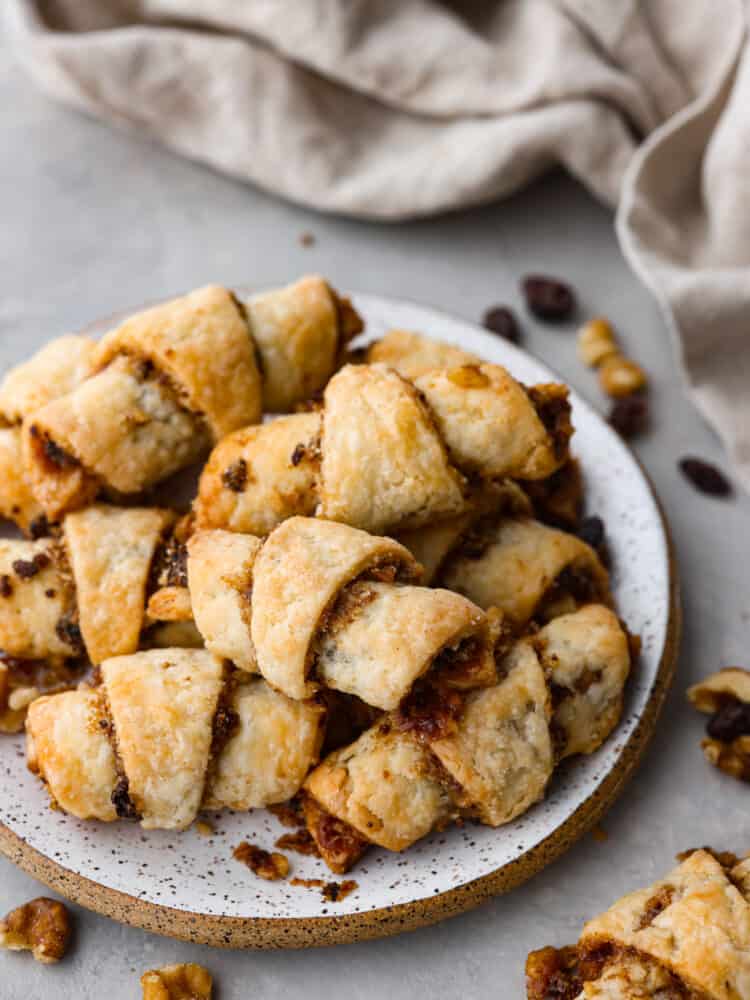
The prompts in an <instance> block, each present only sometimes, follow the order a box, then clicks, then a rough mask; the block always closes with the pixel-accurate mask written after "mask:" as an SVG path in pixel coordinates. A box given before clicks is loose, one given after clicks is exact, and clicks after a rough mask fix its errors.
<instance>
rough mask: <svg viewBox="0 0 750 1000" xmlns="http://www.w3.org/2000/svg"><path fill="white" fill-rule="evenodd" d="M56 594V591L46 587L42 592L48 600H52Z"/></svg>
mask: <svg viewBox="0 0 750 1000" xmlns="http://www.w3.org/2000/svg"><path fill="white" fill-rule="evenodd" d="M56 594H57V591H56V590H55V588H54V587H47V589H46V590H45V591H44V596H45V597H49V599H50V600H52V598H53V597H55V596H56Z"/></svg>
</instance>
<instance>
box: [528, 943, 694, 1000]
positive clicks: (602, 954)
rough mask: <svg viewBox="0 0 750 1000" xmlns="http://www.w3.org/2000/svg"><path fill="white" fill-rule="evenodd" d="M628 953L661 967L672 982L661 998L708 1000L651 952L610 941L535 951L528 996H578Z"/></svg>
mask: <svg viewBox="0 0 750 1000" xmlns="http://www.w3.org/2000/svg"><path fill="white" fill-rule="evenodd" d="M628 957H630V958H632V959H635V960H637V961H640V962H642V963H643V964H644V965H646V966H652V967H653V966H657V967H659V968H660V969H661V971H662V972H663V974H664V976H665V977H666V978H667V980H668V983H669V985H668V986H666V987H663V988H662V989H661V990H660V993H659V997H660V998H661V1000H707V998H706V997H705V996H704V995H703V994H701V993H696V992H695V991H694V990H692V989H690V987H689V986H686V985H685V983H684V982H682V980H680V979H679V978H678V977H677V976H675V975H674V974H673V973H671V972H669V971H668V970H667V969H666V968H664V967H663V966H659V963H656V962H655V961H654V959H652V958H650V957H649V956H647V955H641V954H640V953H639V952H638V951H637V950H636V949H633V948H620V947H618V946H617V945H615V944H612V943H610V942H607V941H604V942H600V943H597V944H595V945H590V946H587V947H585V948H582V947H580V946H575V945H574V946H569V947H565V948H551V947H548V948H540V949H539V950H538V951H532V952H531V954H530V955H529V956H528V958H527V960H526V996H527V998H528V1000H575V998H576V997H578V996H579V995H580V994H581V992H582V991H583V988H584V985H585V984H586V983H590V982H596V981H597V980H598V979H600V978H601V977H602V975H603V973H604V972H605V970H606V968H607V967H608V966H609V965H611V964H613V963H614V962H617V961H621V960H622V959H626V958H628Z"/></svg>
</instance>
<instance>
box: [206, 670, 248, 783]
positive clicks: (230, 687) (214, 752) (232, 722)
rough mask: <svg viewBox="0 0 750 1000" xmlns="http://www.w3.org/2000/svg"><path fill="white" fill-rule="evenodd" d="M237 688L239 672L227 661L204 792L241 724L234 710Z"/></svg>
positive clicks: (214, 719)
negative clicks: (233, 702)
mask: <svg viewBox="0 0 750 1000" xmlns="http://www.w3.org/2000/svg"><path fill="white" fill-rule="evenodd" d="M236 687H237V671H236V670H235V668H234V667H233V666H232V665H231V664H230V663H229V661H226V662H225V663H224V683H223V684H222V687H221V691H220V692H219V697H218V700H217V702H216V710H215V712H214V717H213V721H212V723H211V748H210V750H209V754H208V768H207V770H206V777H205V780H204V784H203V788H204V790H205V789H207V788H210V787H211V780H212V778H213V776H214V774H215V772H216V768H217V766H218V763H219V757H221V754H222V751H223V750H224V747H225V746H226V745H227V743H228V742H229V740H230V739H231V737H232V735H233V734H234V732H235V731H236V730H237V727H238V726H239V723H240V717H239V715H238V714H237V712H235V710H234V708H232V701H233V698H234V692H235V689H236Z"/></svg>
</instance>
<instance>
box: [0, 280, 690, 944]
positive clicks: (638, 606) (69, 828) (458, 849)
mask: <svg viewBox="0 0 750 1000" xmlns="http://www.w3.org/2000/svg"><path fill="white" fill-rule="evenodd" d="M355 303H356V306H357V308H358V309H359V310H360V311H361V312H362V314H363V315H364V316H365V318H366V320H367V329H368V335H369V336H379V335H381V334H382V333H384V332H385V331H386V330H387V329H389V328H391V327H401V328H406V329H413V330H420V331H423V332H425V333H428V334H429V335H430V336H432V337H435V338H436V339H439V340H444V341H447V342H450V343H456V344H460V345H461V346H462V347H464V348H467V349H469V350H471V351H474V352H476V353H477V354H479V355H481V356H482V357H484V358H487V359H488V360H490V361H495V362H499V363H501V364H504V365H506V366H507V367H508V368H509V369H510V371H511V372H512V373H513V374H514V375H516V376H517V377H518V378H520V379H521V380H523V381H524V382H527V383H534V382H546V381H551V380H554V379H555V375H554V373H552V372H551V371H549V370H548V369H547V368H545V367H544V366H543V365H542V364H540V363H539V362H538V361H536V360H535V359H533V358H531V357H529V356H528V355H526V354H524V353H523V352H522V351H520V350H518V349H517V348H515V347H513V346H512V345H511V344H509V343H507V342H505V341H503V340H501V339H500V338H499V337H495V336H493V335H492V334H489V333H487V332H486V331H483V330H481V329H478V328H477V327H474V326H472V325H470V324H467V323H464V322H461V321H459V320H456V319H453V318H452V317H449V316H445V315H442V314H439V313H436V312H434V311H433V310H430V309H427V308H423V307H421V306H417V305H413V304H411V303H407V302H400V301H390V300H386V299H382V298H376V297H374V296H366V295H360V296H355ZM111 319H112V318H110V319H109V320H107V321H106V322H105V323H101V324H97V328H98V330H99V331H101V329H102V328H103V327H104V328H106V327H107V326H108V325H109V323H110V322H111ZM573 417H574V422H575V426H576V435H575V438H574V451H575V454H576V455H577V456H578V457H579V458H580V459H581V461H582V464H583V469H584V472H585V476H586V484H587V503H588V509H589V510H590V511H592V512H594V511H595V512H597V513H598V514H600V515H601V516H602V517H603V518H604V520H605V521H606V524H607V528H608V537H609V541H610V545H611V548H612V553H613V565H614V576H613V586H614V591H615V595H616V600H617V606H618V609H619V612H620V614H621V615H622V616H623V617H624V618H625V620H626V621H627V622H628V624H629V626H630V627H631V628H632V629H633V630H634V631H635V632H638V633H639V634H640V635H641V637H642V640H643V652H642V656H641V659H640V662H639V666H638V669H637V671H636V674H635V676H634V677H633V679H632V681H631V683H630V685H629V688H628V692H627V703H626V711H625V713H624V717H623V719H622V722H621V723H620V725H619V727H618V728H617V730H616V731H615V733H614V734H613V735H612V736H611V737H610V739H609V741H608V742H607V743H606V745H605V746H604V747H602V749H600V750H599V751H598V752H597V753H595V754H593V755H592V756H591V757H586V758H581V759H578V760H575V761H572V762H570V763H569V765H568V766H566V767H564V768H562V769H560V770H559V771H558V773H557V774H556V775H555V777H554V779H553V781H552V784H551V786H550V789H549V794H548V795H547V798H546V799H545V800H544V802H542V803H540V804H539V805H537V806H535V807H534V808H533V809H531V810H530V811H529V812H528V813H526V814H525V815H524V816H522V817H521V818H520V819H518V820H516V821H515V822H513V823H511V824H509V825H508V826H506V827H503V828H501V829H499V830H493V829H490V828H489V827H482V826H478V825H473V824H467V825H465V826H464V827H463V828H460V829H459V828H458V827H455V828H451V829H449V830H447V831H445V832H443V833H440V834H435V835H434V836H431V837H428V838H427V839H425V840H423V841H421V842H420V843H419V844H417V845H416V846H414V847H412V848H410V849H409V850H408V851H406V852H405V853H404V854H402V855H398V854H389V853H387V852H386V851H383V850H375V851H371V852H370V853H369V854H368V855H367V856H366V857H365V859H364V862H363V863H360V864H359V866H357V869H356V871H355V872H354V873H353V877H354V878H355V879H356V881H357V883H358V888H357V890H356V891H355V892H353V893H352V894H351V895H349V896H348V897H346V898H345V899H344V900H342V901H341V902H339V903H336V904H333V903H329V902H326V901H325V900H324V899H323V897H322V895H321V893H320V891H319V890H317V889H312V888H304V887H299V886H298V887H293V886H291V885H289V883H287V882H276V883H267V882H262V881H260V880H259V879H257V878H255V877H254V876H253V875H252V874H251V873H250V872H249V871H248V869H247V868H246V867H244V866H243V865H241V864H238V863H237V862H235V861H233V860H232V847H233V846H234V845H236V844H237V843H238V842H239V841H240V840H243V839H247V840H250V841H251V842H253V843H257V844H260V845H263V846H266V847H271V845H272V844H273V842H274V840H275V839H276V838H277V837H278V836H279V834H280V833H281V832H282V827H281V826H280V825H279V823H278V821H277V820H276V819H275V818H274V817H273V816H272V815H271V814H269V813H268V812H266V811H265V810H259V811H257V812H255V813H252V814H237V815H234V814H227V813H223V814H221V815H219V816H217V817H215V818H212V822H213V824H214V826H215V832H214V834H213V835H212V836H210V837H203V836H201V835H200V834H199V833H198V832H197V830H196V829H195V828H193V829H191V830H188V831H187V832H186V833H183V834H179V835H175V834H172V833H162V832H157V833H148V834H146V833H144V832H143V831H142V830H141V829H140V828H139V827H137V826H133V825H129V824H125V823H116V824H110V825H106V824H101V823H84V822H80V821H78V820H75V819H72V818H70V817H68V816H65V815H63V814H62V813H60V812H53V811H51V810H50V809H49V807H48V804H47V797H46V794H45V792H44V790H43V789H42V787H41V785H40V784H39V783H38V782H37V781H36V780H35V779H34V778H33V777H32V776H31V775H30V774H29V773H28V772H27V770H26V767H25V763H24V757H23V751H22V740H21V738H20V737H19V738H7V739H4V740H3V742H2V749H1V750H0V752H1V753H2V761H3V766H2V769H1V773H0V848H1V849H2V850H3V852H4V853H5V854H7V855H8V857H10V858H11V860H12V861H14V862H16V863H17V864H18V865H19V866H20V867H21V868H23V869H25V870H26V871H28V872H30V873H31V874H32V875H34V876H36V877H37V878H39V879H40V880H41V881H42V882H45V883H47V884H48V885H50V886H52V887H53V888H55V889H57V890H58V891H59V892H61V893H62V894H63V895H65V896H68V897H70V898H71V899H74V900H76V901H78V902H80V903H82V904H83V905H84V906H88V907H90V908H92V909H94V910H98V911H99V912H101V913H104V914H107V915H108V916H111V917H114V918H116V919H118V920H122V921H125V922H127V923H130V924H135V925H137V926H141V927H145V928H147V929H149V930H152V931H157V932H159V933H162V934H168V935H172V936H175V937H180V938H185V939H188V940H192V941H198V942H205V943H210V944H215V945H223V946H227V947H300V946H305V945H322V944H332V943H336V942H344V941H351V940H358V939H363V938H368V937H376V936H381V935H386V934H393V933H397V932H399V931H402V930H408V929H411V928H414V927H417V926H420V925H423V924H427V923H430V922H434V921H437V920H440V919H442V918H444V917H447V916H450V915H452V914H455V913H459V912H461V911H463V910H466V909H468V908H470V907H472V906H475V905H477V904H478V903H480V902H481V901H482V900H484V899H486V898H488V897H489V896H491V895H494V894H496V893H499V892H504V891H507V890H508V889H510V888H512V887H513V886H516V885H518V884H520V883H521V882H523V881H524V880H526V879H527V878H529V877H530V876H531V875H533V874H534V873H535V872H537V871H539V870H540V869H541V868H542V867H544V865H546V864H548V863H549V862H550V861H552V860H553V859H554V858H555V857H557V856H558V855H560V854H561V853H562V852H563V851H565V850H566V849H567V848H568V847H569V846H570V845H571V844H572V843H573V842H574V841H575V840H576V839H577V838H578V837H580V836H581V835H582V834H583V833H584V832H585V831H586V830H588V829H589V828H590V827H591V826H592V825H593V824H594V823H595V822H596V821H597V820H598V819H599V818H600V817H601V815H602V814H603V813H604V811H605V810H606V809H607V807H608V806H609V805H610V804H611V803H612V802H613V801H614V799H615V797H616V796H617V794H618V793H619V792H620V790H621V788H622V786H623V784H624V782H625V780H626V779H627V777H628V776H629V774H630V773H631V772H632V771H633V769H634V767H635V766H636V764H637V762H638V760H639V757H640V755H641V753H642V751H643V748H644V745H645V743H646V741H647V740H648V738H649V736H650V734H651V732H652V731H653V728H654V725H655V722H656V718H657V716H658V713H659V709H660V708H661V704H662V701H663V699H664V695H665V693H666V690H667V688H668V685H669V682H670V680H671V676H672V670H673V665H674V660H675V655H676V647H677V638H678V632H679V607H678V599H677V583H676V579H675V569H674V564H673V561H672V558H671V554H670V544H669V539H668V533H667V529H666V526H665V523H664V520H663V518H662V516H661V514H660V511H659V507H658V504H657V501H656V499H655V497H654V495H653V493H652V490H651V488H650V486H649V483H648V481H647V479H646V477H645V475H644V473H643V472H642V470H641V468H640V467H639V465H638V463H637V461H636V460H635V458H634V457H633V455H632V453H631V452H630V451H629V450H628V448H627V447H626V446H625V445H624V444H623V443H622V441H621V440H620V439H619V438H618V436H617V435H616V434H615V433H614V432H613V431H612V430H611V429H610V428H609V427H608V426H607V425H606V424H605V423H604V422H603V421H602V419H601V418H600V417H599V416H598V415H597V414H596V413H595V412H594V410H592V409H591V407H589V406H588V405H587V404H586V403H585V402H584V401H583V400H582V399H581V398H580V397H578V396H576V395H575V394H573ZM291 859H292V862H293V866H294V874H295V875H297V876H299V877H301V878H308V879H309V878H322V879H327V878H330V875H329V874H328V873H327V870H326V869H325V867H324V865H323V864H322V862H320V861H318V860H316V859H313V858H305V857H302V856H300V855H291Z"/></svg>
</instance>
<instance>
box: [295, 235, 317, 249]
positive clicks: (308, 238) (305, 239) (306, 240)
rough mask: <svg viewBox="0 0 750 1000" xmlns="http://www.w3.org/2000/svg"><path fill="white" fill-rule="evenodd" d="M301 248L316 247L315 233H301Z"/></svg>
mask: <svg viewBox="0 0 750 1000" xmlns="http://www.w3.org/2000/svg"><path fill="white" fill-rule="evenodd" d="M299 242H300V246H303V247H313V246H315V243H316V240H315V235H314V233H309V232H305V233H300V237H299Z"/></svg>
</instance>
